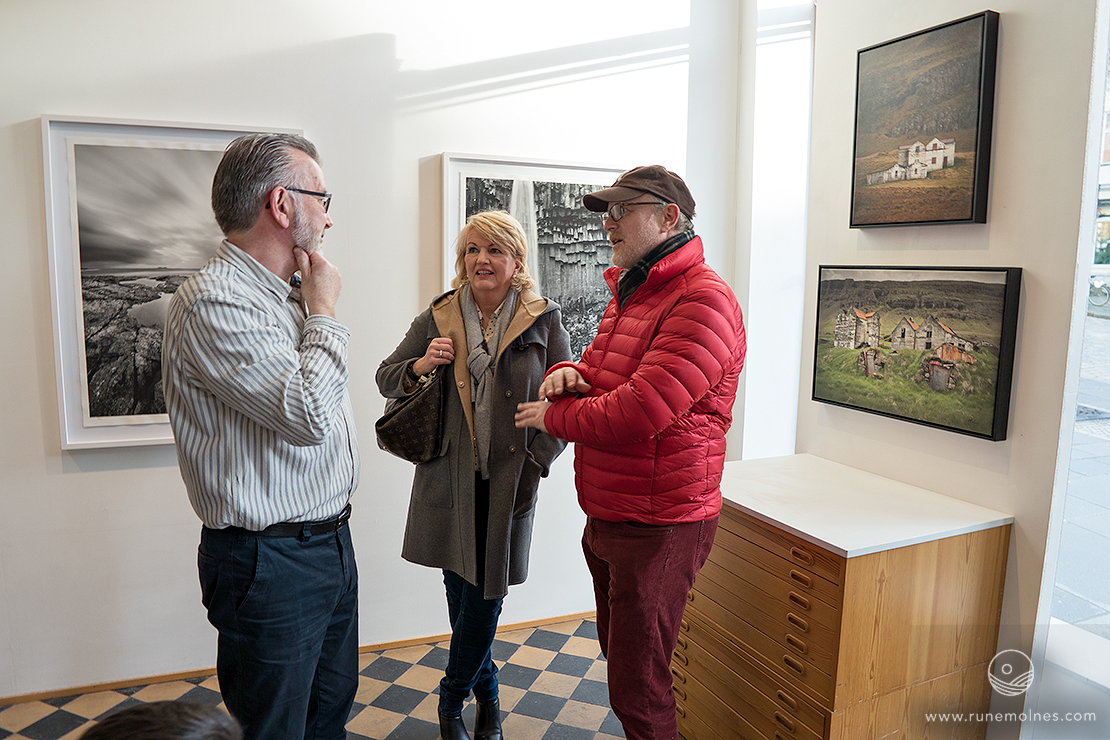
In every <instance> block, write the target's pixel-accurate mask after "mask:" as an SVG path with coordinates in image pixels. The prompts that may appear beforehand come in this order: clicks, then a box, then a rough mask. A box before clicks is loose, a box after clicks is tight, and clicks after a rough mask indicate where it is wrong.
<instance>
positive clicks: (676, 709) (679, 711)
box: [674, 704, 686, 719]
mask: <svg viewBox="0 0 1110 740" xmlns="http://www.w3.org/2000/svg"><path fill="white" fill-rule="evenodd" d="M674 713H675V714H677V715H678V716H679V717H682V718H683V719H685V718H686V710H685V709H683V708H682V705H681V704H676V705H675V707H674Z"/></svg>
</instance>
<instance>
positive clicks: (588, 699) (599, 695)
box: [570, 678, 609, 707]
mask: <svg viewBox="0 0 1110 740" xmlns="http://www.w3.org/2000/svg"><path fill="white" fill-rule="evenodd" d="M570 698H571V699H574V700H575V701H580V702H583V703H585V704H596V705H597V706H599V707H607V706H609V687H608V686H607V685H606V684H605V683H603V682H601V681H593V680H591V679H589V678H583V679H582V680H581V681H580V682H579V683H578V686H576V687H575V689H574V693H573V694H571V695H570Z"/></svg>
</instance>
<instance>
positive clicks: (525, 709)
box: [513, 691, 567, 720]
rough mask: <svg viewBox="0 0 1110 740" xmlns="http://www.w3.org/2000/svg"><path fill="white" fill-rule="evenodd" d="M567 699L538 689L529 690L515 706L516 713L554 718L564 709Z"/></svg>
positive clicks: (541, 717) (540, 717)
mask: <svg viewBox="0 0 1110 740" xmlns="http://www.w3.org/2000/svg"><path fill="white" fill-rule="evenodd" d="M566 704H567V700H566V699H564V698H562V697H559V696H551V695H550V694H541V693H539V692H538V691H529V692H528V693H526V694H525V695H524V696H522V697H520V700H519V701H518V702H517V703H516V706H515V707H513V712H514V713H515V714H526V715H528V716H529V717H537V718H539V719H547V720H553V719H555V718H556V717H558V716H559V712H561V711H563V707H565V706H566Z"/></svg>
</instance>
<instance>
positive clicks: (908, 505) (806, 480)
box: [721, 455, 1014, 558]
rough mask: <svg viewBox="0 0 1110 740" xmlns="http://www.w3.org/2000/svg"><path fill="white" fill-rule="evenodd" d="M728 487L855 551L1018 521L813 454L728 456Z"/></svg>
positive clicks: (806, 533) (800, 528)
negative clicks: (757, 457) (756, 457)
mask: <svg viewBox="0 0 1110 740" xmlns="http://www.w3.org/2000/svg"><path fill="white" fill-rule="evenodd" d="M721 492H722V493H723V494H724V497H725V498H726V499H728V500H729V501H731V502H733V503H734V504H736V505H737V506H739V507H740V508H742V509H743V510H744V511H746V512H747V513H749V514H751V515H752V516H754V517H756V518H757V519H761V520H763V521H765V522H767V523H769V524H772V525H774V526H776V527H779V528H781V529H785V530H787V531H788V532H792V533H793V534H795V535H797V536H798V537H801V538H802V539H804V540H807V541H809V542H812V543H813V544H815V545H818V546H820V547H823V548H825V549H826V550H830V551H832V552H834V553H836V554H838V555H840V556H842V557H848V558H852V557H858V556H860V555H867V554H870V553H873V552H881V551H883V550H893V549H895V548H898V547H906V546H907V545H916V544H918V543H921V542H929V541H931V540H939V539H943V538H945V537H953V536H955V535H960V534H966V533H968V532H977V531H979V530H981V529H989V528H991V527H999V526H1003V525H1006V524H1012V523H1013V521H1014V518H1013V516H1011V515H1009V514H1003V513H1002V512H999V511H994V510H993V509H987V508H985V507H982V506H978V505H976V504H970V503H968V502H966V501H961V500H959V499H955V498H952V497H951V496H945V495H943V494H940V493H936V492H934V491H927V490H925V489H924V488H918V487H917V486H912V485H909V484H907V483H900V482H898V481H895V480H892V479H890V478H883V477H882V476H879V475H875V474H874V473H868V472H866V471H863V470H859V469H857V468H852V467H849V466H847V465H842V464H840V463H836V462H832V461H831V460H825V459H824V458H820V457H815V456H813V455H788V456H786V457H771V458H765V459H761V460H738V461H735V462H729V463H725V472H724V478H723V479H722V480H721Z"/></svg>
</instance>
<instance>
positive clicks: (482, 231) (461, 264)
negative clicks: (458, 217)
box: [451, 211, 536, 290]
mask: <svg viewBox="0 0 1110 740" xmlns="http://www.w3.org/2000/svg"><path fill="white" fill-rule="evenodd" d="M472 231H473V232H475V233H477V234H478V235H479V236H481V237H482V238H483V239H486V240H488V241H489V242H490V243H491V244H494V245H496V246H498V247H501V248H502V249H506V250H508V251H509V254H511V255H512V256H513V258H514V259H516V261H517V262H518V263H519V264H520V269H519V270H517V271H516V274H515V275H513V277H512V280H510V282H511V283H512V286H513V287H514V288H516V289H517V290H528V289H529V288H532V287H534V286H535V285H536V281H535V280H533V279H532V276H531V275H530V274H528V262H527V255H528V238H527V237H526V236H524V228H523V227H522V226H521V225H520V222H519V221H517V220H516V219H515V218H513V217H512V216H510V215H509V214H508V213H506V212H505V211H483V212H482V213H475V214H474V215H473V216H471V217H470V218H468V219H467V220H466V225H465V226H463V227H462V230H461V231H459V236H458V238H457V239H456V240H455V278H454V279H453V280H452V281H451V287H452V288H461V287H462V286H463V285H464V284H466V283H467V282H469V280H470V278H468V277H467V275H466V263H465V260H466V243H467V242H468V241H469V240H470V235H471V232H472Z"/></svg>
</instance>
